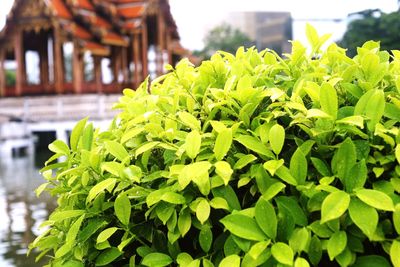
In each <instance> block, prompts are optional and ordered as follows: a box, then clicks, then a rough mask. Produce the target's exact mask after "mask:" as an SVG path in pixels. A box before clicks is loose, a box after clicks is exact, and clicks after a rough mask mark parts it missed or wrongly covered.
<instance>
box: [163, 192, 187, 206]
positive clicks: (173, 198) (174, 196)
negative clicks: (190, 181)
mask: <svg viewBox="0 0 400 267" xmlns="http://www.w3.org/2000/svg"><path fill="white" fill-rule="evenodd" d="M161 200H163V201H165V202H168V203H171V204H177V205H178V204H185V203H186V199H185V197H184V196H182V195H180V194H178V193H175V192H170V191H168V192H165V193H164V194H163V195H162V196H161Z"/></svg>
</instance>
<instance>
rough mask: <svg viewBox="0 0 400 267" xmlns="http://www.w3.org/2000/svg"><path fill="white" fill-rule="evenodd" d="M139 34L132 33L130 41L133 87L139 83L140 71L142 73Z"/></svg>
mask: <svg viewBox="0 0 400 267" xmlns="http://www.w3.org/2000/svg"><path fill="white" fill-rule="evenodd" d="M139 39H140V34H139V33H134V34H133V43H132V48H133V51H132V54H133V64H134V67H135V69H134V72H133V87H135V88H136V87H137V86H138V85H139V83H140V80H141V77H140V72H142V73H143V64H140V51H139V49H140V44H139V41H140V40H139Z"/></svg>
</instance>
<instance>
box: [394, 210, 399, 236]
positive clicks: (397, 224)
mask: <svg viewBox="0 0 400 267" xmlns="http://www.w3.org/2000/svg"><path fill="white" fill-rule="evenodd" d="M393 224H394V229H396V232H397V233H398V234H400V204H397V205H396V207H395V209H394V212H393Z"/></svg>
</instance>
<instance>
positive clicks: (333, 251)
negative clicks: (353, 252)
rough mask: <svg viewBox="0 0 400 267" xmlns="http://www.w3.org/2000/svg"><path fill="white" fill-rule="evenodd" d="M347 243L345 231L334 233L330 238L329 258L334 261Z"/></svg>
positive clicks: (328, 246)
mask: <svg viewBox="0 0 400 267" xmlns="http://www.w3.org/2000/svg"><path fill="white" fill-rule="evenodd" d="M346 245H347V235H346V233H345V232H343V231H339V232H336V233H334V234H333V235H332V236H331V238H329V240H328V245H327V249H328V255H329V259H330V260H331V261H332V260H333V259H334V258H335V257H337V256H338V255H339V254H340V253H342V251H343V250H344V249H345V248H346Z"/></svg>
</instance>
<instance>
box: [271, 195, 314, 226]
mask: <svg viewBox="0 0 400 267" xmlns="http://www.w3.org/2000/svg"><path fill="white" fill-rule="evenodd" d="M275 201H276V204H277V205H278V209H279V211H281V212H282V211H285V213H286V214H290V216H292V217H293V219H294V222H295V224H297V225H300V226H307V224H308V220H307V217H306V215H305V214H304V210H303V208H302V207H301V206H300V205H299V202H298V201H297V199H294V198H293V197H287V196H279V197H277V198H275Z"/></svg>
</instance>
